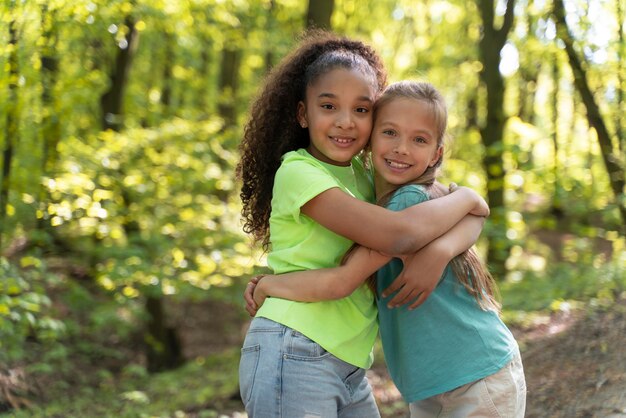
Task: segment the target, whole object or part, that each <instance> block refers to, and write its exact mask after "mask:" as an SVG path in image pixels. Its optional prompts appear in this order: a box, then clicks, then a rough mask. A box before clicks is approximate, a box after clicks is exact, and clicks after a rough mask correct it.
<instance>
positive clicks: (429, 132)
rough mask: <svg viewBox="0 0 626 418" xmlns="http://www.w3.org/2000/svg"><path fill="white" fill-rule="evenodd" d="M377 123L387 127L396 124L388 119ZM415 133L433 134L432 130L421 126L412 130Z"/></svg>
mask: <svg viewBox="0 0 626 418" xmlns="http://www.w3.org/2000/svg"><path fill="white" fill-rule="evenodd" d="M378 124H379V125H380V127H381V128H388V127H392V128H397V127H398V124H397V123H394V122H392V121H390V120H383V121H382V122H378ZM414 132H415V133H417V134H428V135H434V133H433V132H431V131H430V130H428V129H422V128H418V129H416V130H415V131H414Z"/></svg>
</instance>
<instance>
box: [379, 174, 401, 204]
mask: <svg viewBox="0 0 626 418" xmlns="http://www.w3.org/2000/svg"><path fill="white" fill-rule="evenodd" d="M398 187H400V186H397V185H395V184H390V183H389V182H387V181H386V180H385V179H384V178H382V177H381V176H379V175H375V176H374V188H375V189H376V201H377V202H378V201H379V200H380V199H381V198H382V197H383V196H386V195H387V194H389V193H391V192H393V191H394V190H396V189H397V188H398Z"/></svg>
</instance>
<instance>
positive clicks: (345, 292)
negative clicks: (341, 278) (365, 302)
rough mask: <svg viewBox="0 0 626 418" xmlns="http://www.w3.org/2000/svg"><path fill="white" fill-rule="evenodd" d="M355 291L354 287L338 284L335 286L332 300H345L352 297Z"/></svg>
mask: <svg viewBox="0 0 626 418" xmlns="http://www.w3.org/2000/svg"><path fill="white" fill-rule="evenodd" d="M354 290H355V289H354V288H353V287H352V286H347V285H346V284H345V283H337V285H335V286H333V291H332V293H331V295H330V298H331V300H337V299H343V298H346V297H348V296H350V295H351V294H352V292H354Z"/></svg>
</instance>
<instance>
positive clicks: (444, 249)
mask: <svg viewBox="0 0 626 418" xmlns="http://www.w3.org/2000/svg"><path fill="white" fill-rule="evenodd" d="M421 204H423V203H421ZM483 223H484V218H483V217H478V216H472V215H468V216H466V217H465V218H463V219H462V220H461V222H459V223H458V224H457V225H455V226H454V227H453V228H452V229H451V230H450V231H448V232H447V233H445V234H444V235H443V236H441V237H439V238H437V239H436V240H434V241H433V242H431V243H430V244H428V245H427V246H426V247H424V248H422V249H421V250H420V251H418V252H417V253H416V254H414V255H412V256H410V257H406V261H405V268H404V269H403V271H402V273H401V274H400V276H398V278H396V280H394V282H393V283H392V285H391V286H389V287H388V288H387V289H385V291H384V292H383V297H386V296H388V295H390V294H392V293H393V292H395V291H397V290H398V289H400V288H402V289H401V290H400V292H398V294H397V295H396V296H395V297H394V298H393V299H392V300H391V301H389V302H388V305H389V306H390V307H396V306H399V305H403V304H405V303H408V302H411V301H412V300H413V299H414V298H415V297H417V300H415V301H414V302H413V303H412V304H411V306H410V309H414V308H416V307H417V306H418V305H420V304H421V303H422V302H424V301H425V300H426V298H427V297H428V296H429V295H430V294H431V293H432V292H433V291H434V289H435V287H436V286H437V284H438V283H439V280H440V279H441V276H442V274H443V270H444V269H445V267H446V265H447V264H448V263H449V262H450V261H451V260H452V259H453V258H454V257H456V256H457V255H459V254H461V253H462V252H463V251H465V250H467V249H468V248H470V247H471V246H472V245H473V244H474V243H475V242H476V240H477V239H478V236H479V235H480V232H481V230H482V226H483ZM390 258H391V257H389V256H387V255H383V254H381V253H379V252H378V251H373V250H371V249H369V248H365V247H360V246H359V247H356V249H355V250H354V251H353V252H352V253H351V254H350V256H349V257H348V259H347V260H346V262H345V263H344V264H343V265H341V266H339V267H333V268H326V269H319V270H305V271H298V272H292V273H284V274H280V275H265V276H263V277H262V279H260V280H258V281H256V283H255V282H252V286H249V287H248V288H247V289H246V292H245V294H244V299H245V300H246V304H247V306H246V310H247V311H248V313H250V315H251V316H254V315H255V314H256V311H257V310H258V309H259V308H260V307H261V305H262V304H263V302H264V301H265V299H266V298H267V297H269V296H272V297H279V298H283V299H289V300H295V301H300V302H317V301H321V300H331V299H340V298H343V297H346V296H348V295H350V294H351V293H352V292H353V291H354V290H356V288H357V287H359V286H360V285H361V284H362V283H363V281H364V280H366V279H367V278H368V277H369V276H371V275H372V274H373V273H374V272H375V271H376V270H378V269H379V268H380V267H382V266H383V265H385V264H386V263H387V262H388V261H389V260H390ZM412 282H417V284H414V283H412ZM418 285H419V288H422V289H424V290H423V291H421V293H419V292H418V293H413V292H412V289H414V288H417V286H418ZM411 286H413V287H411Z"/></svg>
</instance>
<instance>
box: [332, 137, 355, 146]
mask: <svg viewBox="0 0 626 418" xmlns="http://www.w3.org/2000/svg"><path fill="white" fill-rule="evenodd" d="M330 139H332V140H333V141H335V142H337V143H339V144H349V143H351V142H353V141H354V138H348V137H340V136H331V137H330Z"/></svg>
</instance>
